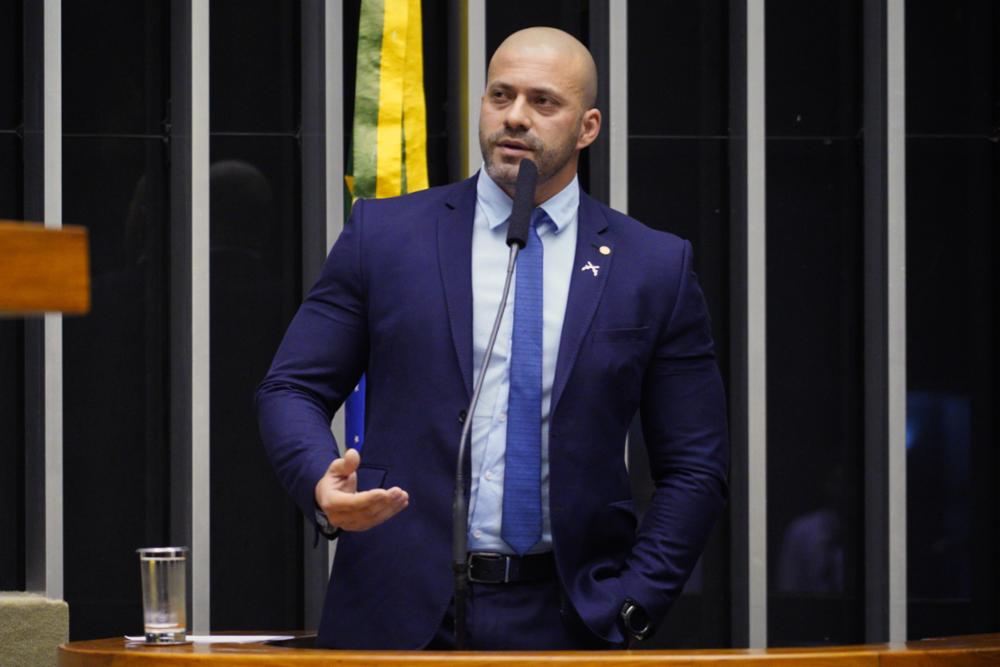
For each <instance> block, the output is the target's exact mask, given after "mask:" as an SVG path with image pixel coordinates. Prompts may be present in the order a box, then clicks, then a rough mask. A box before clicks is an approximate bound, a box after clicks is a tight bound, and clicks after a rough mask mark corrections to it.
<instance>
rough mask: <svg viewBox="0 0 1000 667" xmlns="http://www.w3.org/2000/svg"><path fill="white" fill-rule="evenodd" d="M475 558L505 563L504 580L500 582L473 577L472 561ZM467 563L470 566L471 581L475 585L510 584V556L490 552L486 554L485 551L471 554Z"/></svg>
mask: <svg viewBox="0 0 1000 667" xmlns="http://www.w3.org/2000/svg"><path fill="white" fill-rule="evenodd" d="M473 557H475V558H479V559H482V560H489V561H500V560H502V561H504V568H503V579H502V580H500V581H493V580H491V579H480V578H478V577H476V576H475V575H473V574H472V559H473ZM466 563H467V565H468V572H469V581H471V582H472V583H474V584H506V583H510V557H509V556H505V555H503V554H497V553H489V552H485V551H476V552H470V553H469V556H468V558H467V559H466Z"/></svg>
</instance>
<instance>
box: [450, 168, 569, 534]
mask: <svg viewBox="0 0 1000 667" xmlns="http://www.w3.org/2000/svg"><path fill="white" fill-rule="evenodd" d="M512 204H513V202H512V201H511V199H510V197H508V196H507V194H506V193H505V192H504V191H503V190H501V189H500V186H498V185H497V184H496V183H495V182H493V179H491V178H490V177H489V175H488V174H487V173H486V168H485V167H483V168H481V169H480V170H479V181H478V183H477V184H476V215H475V219H474V221H473V230H472V345H473V377H479V371H480V369H481V368H482V361H483V354H484V353H485V352H486V345H487V344H488V342H489V338H490V332H491V331H492V329H493V321H494V319H495V318H496V312H497V308H499V307H500V297H501V296H502V292H503V281H504V278H505V275H506V271H507V258H508V255H509V249H508V248H507V243H506V241H507V219H508V218H509V217H510V211H511V206H512ZM579 206H580V186H579V184H578V182H577V179H576V177H574V178H573V181H572V182H571V183H570V184H569V185H567V186H566V187H565V188H563V189H562V190H561V191H560V192H559V193H558V194H556V195H554V196H553V197H550V198H549V199H548V200H546V201H544V202H542V204H541V207H542V208H543V209H545V212H546V213H547V214H548V216H549V218H550V219H551V220H552V222H551V223H545V224H543V225H542V226H541V227H540V228H539V229H538V236H539V238H540V239H541V241H542V248H543V263H544V266H543V276H544V277H543V281H544V285H543V297H542V298H543V304H544V305H543V311H544V312H543V328H542V414H541V415H540V418H541V420H542V539H541V541H540V542H539V543H538V544H537V545H535V546H534V547H533V548H532V549H531V552H530V553H539V552H543V551H549V550H551V549H552V524H551V522H550V519H549V409H550V407H551V403H552V383H553V380H554V378H555V374H556V359H557V358H558V356H559V338H560V336H561V335H562V325H563V317H564V316H565V314H566V300H567V297H568V296H569V282H570V278H571V277H572V275H573V258H574V256H575V254H576V236H577V212H578V210H579ZM516 276H517V271H516V269H515V278H514V280H515V283H514V286H513V287H512V288H511V293H510V296H509V298H508V300H507V308H506V310H505V311H504V316H503V322H502V323H501V325H500V331H499V333H498V334H497V341H496V346H495V347H494V348H493V357H492V359H491V360H490V364H489V367H488V368H487V370H486V377H485V379H484V380H483V389H482V393H481V394H480V397H479V405H478V406H477V408H476V412H475V415H473V419H472V451H471V457H472V459H471V460H472V488H471V497H470V506H469V550H470V551H494V552H499V553H507V554H513V553H514V551H513V550H512V549H511V548H510V547H508V546H507V543H506V542H504V541H503V538H501V537H500V523H501V520H502V517H503V476H504V453H505V451H506V446H507V396H508V394H509V392H510V350H511V333H512V331H513V325H514V322H513V318H514V292H515V290H516V289H517V283H516V280H517V277H516Z"/></svg>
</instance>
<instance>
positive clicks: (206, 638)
mask: <svg viewBox="0 0 1000 667" xmlns="http://www.w3.org/2000/svg"><path fill="white" fill-rule="evenodd" d="M294 638H295V637H294V636H292V635H187V636H186V637H185V640H187V641H189V642H194V643H195V644H252V643H254V642H271V641H281V640H284V639H294ZM125 639H127V640H129V641H130V642H141V643H143V644H145V643H146V637H144V636H142V635H139V636H135V637H133V636H130V635H125ZM150 646H155V644H150Z"/></svg>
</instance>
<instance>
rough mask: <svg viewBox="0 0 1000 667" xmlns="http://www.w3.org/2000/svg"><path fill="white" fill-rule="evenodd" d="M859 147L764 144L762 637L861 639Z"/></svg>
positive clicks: (774, 640)
mask: <svg viewBox="0 0 1000 667" xmlns="http://www.w3.org/2000/svg"><path fill="white" fill-rule="evenodd" d="M859 160H860V145H859V142H858V141H857V140H854V139H843V140H833V141H831V140H822V139H811V140H804V139H799V140H775V139H772V140H768V143H767V165H768V173H767V359H768V363H767V405H768V422H767V427H768V428H767V448H768V452H767V453H768V456H767V523H768V542H767V547H768V562H769V571H768V605H769V606H768V631H769V642H770V643H771V644H772V645H801V644H814V643H816V644H818V643H833V644H837V643H854V642H860V641H863V633H864V605H863V598H864V596H863V590H864V588H863V581H862V572H863V569H864V567H863V566H864V551H863V527H864V514H863V511H862V497H863V480H864V478H863V469H862V467H863V466H862V464H863V457H864V447H863V442H864V438H863V404H862V395H863V338H862V331H863V330H862V308H863V295H862V277H863V276H862V257H863V255H862V229H863V228H862V212H861V187H860V179H861V169H860V164H859Z"/></svg>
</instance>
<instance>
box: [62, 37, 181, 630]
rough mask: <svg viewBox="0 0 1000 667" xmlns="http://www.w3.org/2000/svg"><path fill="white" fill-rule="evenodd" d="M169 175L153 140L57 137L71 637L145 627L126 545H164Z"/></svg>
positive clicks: (160, 145)
mask: <svg viewBox="0 0 1000 667" xmlns="http://www.w3.org/2000/svg"><path fill="white" fill-rule="evenodd" d="M67 28H68V29H74V28H72V27H71V26H68V25H67ZM67 111H70V110H67ZM166 168H167V157H166V144H165V143H164V142H163V141H162V139H159V138H151V139H123V138H113V137H67V138H65V139H64V140H63V186H64V190H63V217H64V220H65V221H66V222H67V223H73V224H79V225H84V226H86V227H87V228H88V230H89V232H90V253H91V255H90V262H91V290H92V309H91V312H90V314H88V315H87V316H84V317H67V318H66V319H65V321H64V334H63V335H64V341H63V355H64V357H63V363H64V374H63V377H64V394H63V395H64V407H63V419H64V443H65V444H64V454H63V456H64V497H65V502H64V504H63V512H64V517H65V543H66V559H65V568H66V569H65V586H66V591H65V595H66V600H67V601H68V602H69V604H70V609H71V610H72V613H71V615H70V635H71V638H72V639H87V638H94V637H109V636H115V635H121V634H123V633H125V632H130V633H135V632H138V631H139V630H140V629H141V628H142V612H141V603H140V588H139V565H138V559H137V557H136V554H135V549H137V548H139V547H143V546H162V545H164V544H165V542H166V540H167V475H166V470H167V468H168V456H167V447H166V434H167V427H168V422H167V413H166V405H167V377H166V355H167V347H166V346H167V341H166V335H165V334H166V331H167V322H166V308H167V294H166V289H165V285H166V259H167V251H166V243H165V232H166V226H165V225H166V215H167V207H166V193H165V187H166Z"/></svg>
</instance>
